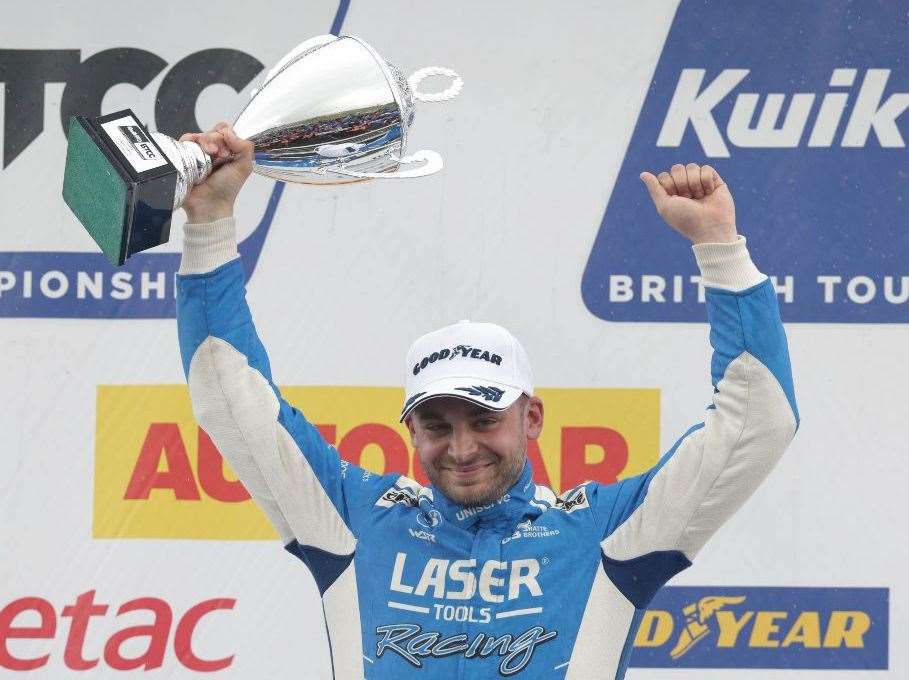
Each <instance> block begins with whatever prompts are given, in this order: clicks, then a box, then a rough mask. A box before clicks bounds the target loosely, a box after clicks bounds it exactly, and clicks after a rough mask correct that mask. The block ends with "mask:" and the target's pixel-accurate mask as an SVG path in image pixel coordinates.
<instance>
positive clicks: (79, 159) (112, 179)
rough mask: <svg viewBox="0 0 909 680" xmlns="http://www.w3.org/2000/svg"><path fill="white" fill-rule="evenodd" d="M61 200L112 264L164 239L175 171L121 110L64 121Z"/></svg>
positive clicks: (127, 112) (129, 113)
mask: <svg viewBox="0 0 909 680" xmlns="http://www.w3.org/2000/svg"><path fill="white" fill-rule="evenodd" d="M68 137H69V140H68V146H67V150H66V172H65V174H64V176H63V200H64V201H66V204H67V205H68V206H69V208H70V210H72V211H73V213H74V214H75V215H76V217H77V218H78V219H79V221H80V222H81V223H82V225H83V226H84V227H85V229H86V230H87V231H88V233H89V234H90V235H91V237H92V238H93V239H94V240H95V243H97V244H98V246H99V247H100V248H101V250H102V251H103V252H104V254H105V255H106V256H107V258H108V259H109V260H110V261H111V263H113V264H115V265H117V266H120V265H122V264H123V263H124V262H126V260H127V258H129V257H130V256H131V255H133V254H135V253H138V252H141V251H143V250H148V249H149V248H154V247H155V246H157V245H161V244H162V243H166V242H167V240H168V238H170V218H171V214H172V213H173V205H174V193H175V191H176V187H177V179H178V174H177V169H176V168H175V167H174V166H173V164H172V163H171V162H170V161H169V160H168V159H167V156H165V155H164V152H163V151H162V150H161V148H160V147H159V146H158V145H157V144H155V141H154V139H152V137H151V135H150V134H149V133H148V130H146V129H145V127H143V126H142V125H141V124H140V123H139V121H138V119H137V118H136V116H135V115H134V114H133V112H132V111H130V110H129V109H126V110H124V111H118V112H117V113H111V114H109V115H105V116H98V117H96V118H86V117H85V116H73V117H72V118H70V121H69V132H68Z"/></svg>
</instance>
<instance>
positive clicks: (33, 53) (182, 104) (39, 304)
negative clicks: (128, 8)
mask: <svg viewBox="0 0 909 680" xmlns="http://www.w3.org/2000/svg"><path fill="white" fill-rule="evenodd" d="M348 5H349V3H348V2H346V0H343V1H341V2H339V4H338V8H337V11H336V13H335V15H334V20H333V22H332V25H331V28H330V31H329V32H331V33H334V34H338V33H339V32H340V30H341V27H342V24H343V21H344V17H345V14H346V11H347V7H348ZM262 70H263V64H262V63H261V62H260V61H259V60H258V59H256V58H255V57H253V56H251V55H249V54H247V53H245V52H242V51H240V50H234V49H206V50H201V51H198V52H194V53H192V54H189V55H188V56H186V57H184V58H183V59H180V60H179V61H177V62H176V63H175V64H173V65H172V66H171V65H169V64H168V63H167V62H166V61H165V60H164V59H162V58H161V57H160V56H158V55H157V54H154V53H153V52H149V51H147V50H143V49H139V48H134V47H118V48H113V49H107V50H102V51H100V52H97V53H95V54H92V55H91V56H88V57H84V56H83V54H82V51H81V50H79V49H29V50H15V49H0V82H3V83H4V84H5V88H6V102H7V105H6V110H5V113H3V121H2V129H3V137H2V140H0V141H2V144H0V146H2V148H3V157H2V163H0V171H2V170H6V169H7V168H9V166H10V165H11V164H14V163H15V161H16V159H17V158H18V157H19V156H20V155H21V154H22V153H23V152H24V151H26V149H27V148H28V147H29V146H30V145H31V144H32V143H33V142H34V141H35V139H37V137H38V136H39V135H40V134H41V133H42V132H43V131H44V123H43V121H44V119H45V116H44V113H45V112H44V109H45V97H44V93H45V85H46V84H48V83H65V86H64V89H63V95H62V100H61V105H60V124H61V125H62V127H63V130H64V132H65V131H66V129H67V126H68V122H69V118H70V116H72V115H85V116H97V115H100V114H101V113H102V110H101V105H102V102H103V100H104V97H105V95H106V94H107V92H108V91H109V90H110V89H111V88H113V87H116V86H118V85H120V84H127V85H131V86H135V87H137V88H139V89H143V88H145V87H146V86H148V85H149V84H150V83H151V82H152V81H153V80H155V79H156V78H157V77H158V76H159V75H161V74H162V73H164V77H163V79H162V80H161V81H160V85H159V86H158V91H157V93H156V96H155V121H154V122H155V125H156V128H157V129H158V130H160V131H161V132H164V133H166V134H169V135H171V136H174V137H176V136H179V135H180V134H181V133H183V132H185V131H187V130H198V129H200V126H199V123H198V122H197V121H196V115H195V109H196V102H197V100H198V98H199V96H200V95H201V94H202V92H203V91H205V90H206V88H208V87H209V86H210V85H216V84H218V85H226V86H228V87H231V88H233V89H234V90H236V91H237V92H240V91H241V90H243V89H244V88H245V87H246V86H247V85H249V83H251V82H252V81H253V79H254V78H255V77H256V76H257V75H258V74H259V73H260V72H262ZM165 71H166V73H165ZM12 102H15V103H16V105H15V106H11V103H12ZM134 134H135V135H136V136H144V134H145V133H144V131H142V130H136V131H134ZM283 189H284V184H283V183H277V184H276V185H275V187H274V189H273V190H272V193H271V196H270V198H269V199H268V202H267V204H266V207H265V210H264V212H263V215H262V217H261V219H260V220H259V223H258V225H257V226H256V228H255V229H254V230H253V232H252V233H251V234H250V235H249V236H248V237H247V238H246V239H244V240H243V241H242V242H241V243H240V244H239V251H240V256H241V258H242V259H243V264H244V266H245V269H246V273H247V277H249V276H251V275H252V273H253V271H254V270H255V268H256V264H257V262H258V259H259V254H260V253H261V251H262V246H263V244H264V243H265V238H266V236H267V235H268V231H269V228H270V227H271V223H272V219H273V218H274V214H275V210H276V208H277V206H278V202H279V201H280V199H281V194H282V192H283ZM47 200H48V201H60V202H61V203H62V198H60V196H59V194H57V195H55V196H48V197H47ZM23 219H27V218H23ZM74 228H75V227H74ZM179 265H180V254H179V253H139V254H137V255H134V256H133V257H131V258H130V259H129V261H128V262H127V263H126V265H124V266H123V267H119V268H116V267H113V266H111V264H110V263H109V262H108V260H107V258H106V257H105V256H104V255H103V254H102V253H100V252H51V251H17V252H0V317H30V318H38V317H55V318H89V319H92V318H95V319H137V318H144V319H167V318H174V317H175V316H176V286H175V280H174V277H175V275H176V272H177V270H178V269H179Z"/></svg>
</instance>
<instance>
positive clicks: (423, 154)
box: [323, 149, 444, 179]
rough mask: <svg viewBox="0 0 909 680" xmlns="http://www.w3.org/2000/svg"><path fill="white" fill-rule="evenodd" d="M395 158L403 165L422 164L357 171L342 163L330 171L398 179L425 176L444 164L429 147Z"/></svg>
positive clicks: (353, 175)
mask: <svg viewBox="0 0 909 680" xmlns="http://www.w3.org/2000/svg"><path fill="white" fill-rule="evenodd" d="M395 160H396V161H397V162H398V163H400V164H401V165H411V164H416V163H422V165H420V167H416V168H410V169H408V170H396V171H394V172H357V171H356V170H350V169H348V168H345V167H344V166H343V165H342V166H340V167H334V168H331V169H330V170H328V172H332V173H336V174H339V175H345V176H346V177H356V178H358V179H379V178H386V177H387V178H395V179H397V178H405V177H425V176H426V175H432V174H434V173H437V172H438V171H439V170H441V169H442V167H443V165H444V163H443V162H442V156H441V155H440V154H438V153H436V152H435V151H429V150H428V149H422V150H420V151H417V152H416V153H414V154H412V155H410V156H404V157H403V158H396V159H395ZM323 172H325V171H323Z"/></svg>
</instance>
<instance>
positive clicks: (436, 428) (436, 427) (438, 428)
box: [425, 423, 448, 432]
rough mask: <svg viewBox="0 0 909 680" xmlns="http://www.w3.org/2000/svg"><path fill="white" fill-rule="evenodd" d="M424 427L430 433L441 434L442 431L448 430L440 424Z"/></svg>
mask: <svg viewBox="0 0 909 680" xmlns="http://www.w3.org/2000/svg"><path fill="white" fill-rule="evenodd" d="M425 427H426V429H427V430H429V431H430V432H442V431H443V430H446V429H448V426H447V425H442V424H440V423H432V424H430V425H426V426H425Z"/></svg>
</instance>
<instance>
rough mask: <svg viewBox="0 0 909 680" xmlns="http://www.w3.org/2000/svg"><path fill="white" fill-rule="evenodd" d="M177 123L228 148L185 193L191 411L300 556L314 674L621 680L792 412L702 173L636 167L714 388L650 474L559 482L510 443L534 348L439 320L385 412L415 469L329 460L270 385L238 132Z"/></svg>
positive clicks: (517, 428)
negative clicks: (319, 628) (673, 252)
mask: <svg viewBox="0 0 909 680" xmlns="http://www.w3.org/2000/svg"><path fill="white" fill-rule="evenodd" d="M184 138H189V139H194V140H195V141H198V142H199V143H200V144H202V145H203V146H204V147H205V149H206V151H208V152H209V153H211V154H212V155H218V156H221V157H224V158H232V160H229V161H228V162H227V163H225V164H224V165H223V166H221V167H220V168H218V169H217V170H216V171H215V172H214V173H213V174H212V175H211V176H210V177H209V178H208V180H207V181H206V182H205V183H204V184H202V185H200V186H198V187H196V188H194V189H193V192H192V193H191V194H190V196H189V198H188V199H187V201H186V203H185V205H184V207H185V209H186V211H187V214H188V217H189V222H188V223H187V224H186V226H185V238H184V250H183V259H182V264H181V268H180V276H179V277H178V325H179V335H180V347H181V352H182V355H183V366H184V369H185V371H186V375H187V380H188V383H189V389H190V395H191V397H192V402H193V410H194V413H195V416H196V419H197V420H198V422H199V424H200V425H201V426H202V427H203V428H204V429H205V431H206V432H207V433H208V434H209V436H210V437H211V439H212V440H213V441H214V442H215V444H216V445H217V447H218V449H219V450H220V451H221V453H222V454H223V455H224V457H225V458H226V459H227V460H228V461H229V462H230V464H231V466H232V467H233V469H234V470H235V471H236V473H237V474H238V475H239V477H240V479H241V480H242V481H243V483H244V485H245V486H246V488H247V489H248V490H249V492H250V494H251V495H252V497H253V498H254V499H255V500H256V502H257V503H258V504H259V505H260V506H261V507H262V509H263V510H264V511H265V513H266V514H267V515H268V517H269V519H270V520H271V522H272V523H273V524H274V526H275V529H276V530H277V532H278V534H279V535H280V536H281V539H282V541H283V544H284V546H285V548H286V549H287V550H288V551H289V552H290V553H292V554H293V555H295V556H296V557H298V558H299V559H300V560H302V561H303V563H304V564H305V565H306V566H307V567H308V569H309V570H310V571H311V573H312V575H313V577H314V579H315V582H316V584H317V586H318V588H319V592H320V594H321V597H322V602H323V611H324V615H325V622H326V627H327V630H328V635H329V639H330V643H331V644H330V653H331V661H332V676H333V677H334V678H335V679H336V680H354V679H362V678H366V679H367V680H384V679H386V678H395V679H396V680H403V679H405V678H423V679H427V680H428V679H435V678H440V679H441V678H444V679H446V680H448V679H457V678H471V679H477V680H488V679H489V678H495V677H512V676H515V677H520V678H522V679H528V678H539V679H544V678H545V679H546V680H553V679H559V680H590V679H591V678H610V679H612V678H621V677H622V676H623V675H624V672H625V668H626V667H627V665H628V661H629V656H630V652H631V647H632V641H633V639H634V634H635V632H636V630H637V627H638V624H639V622H640V620H641V617H642V615H643V613H644V611H645V609H646V607H647V605H648V603H649V602H650V601H651V599H652V598H653V596H654V595H655V594H656V592H657V591H658V590H659V589H660V588H661V587H662V586H663V585H664V584H665V583H666V582H667V581H668V580H669V579H670V578H671V577H672V576H673V575H675V574H676V573H678V572H679V571H681V570H682V569H685V568H686V567H688V566H690V565H691V561H692V559H693V558H694V556H695V555H696V554H697V552H698V551H699V550H700V549H701V547H703V545H704V543H705V542H706V541H707V539H708V538H709V537H710V536H711V535H712V534H713V533H714V532H715V531H716V530H717V528H718V527H719V526H720V525H721V524H722V523H723V522H724V521H725V520H726V519H727V518H728V517H729V516H730V515H731V514H732V513H733V512H735V511H736V509H738V508H739V507H740V506H741V504H742V503H744V502H745V500H746V499H747V498H748V496H749V495H750V494H751V493H752V491H753V490H754V489H755V488H756V487H757V486H758V484H759V483H760V482H761V481H762V480H763V479H764V478H765V477H766V475H767V474H768V472H769V471H770V469H771V468H772V467H773V465H774V464H775V463H776V461H777V459H778V458H779V457H780V455H782V453H783V451H784V450H785V448H786V446H787V445H788V444H789V442H790V440H791V439H792V437H793V435H794V434H795V431H796V428H797V425H798V413H797V410H796V405H795V396H794V392H793V386H792V376H791V372H790V368H789V355H788V350H787V346H786V336H785V333H784V332H783V327H782V324H781V322H780V318H779V310H778V308H777V301H776V294H775V291H774V289H773V286H772V285H771V283H770V282H769V281H768V279H767V277H766V276H764V275H763V274H761V273H760V272H759V271H758V270H757V268H756V267H755V265H754V264H753V263H752V261H751V258H750V256H749V254H748V250H747V248H746V245H745V239H744V238H742V237H741V236H739V235H738V233H737V230H736V224H735V208H734V205H733V201H732V195H731V194H730V192H729V190H728V189H727V187H726V185H725V184H724V183H723V181H722V179H721V178H720V176H719V175H718V174H717V172H716V171H715V170H714V169H713V168H711V167H710V166H706V165H704V166H700V165H697V164H694V163H691V164H688V165H687V166H683V165H674V166H673V167H672V168H671V170H670V171H668V172H663V173H660V174H659V175H658V176H654V175H652V174H650V173H642V175H641V179H642V181H643V182H644V184H645V186H646V188H647V191H648V192H649V194H650V197H651V199H652V200H653V203H654V206H655V207H656V209H657V211H658V212H659V213H660V215H661V216H662V217H663V218H664V220H665V221H666V223H667V224H668V225H669V226H670V227H672V228H673V229H675V230H676V231H678V232H679V233H680V234H682V235H683V236H684V237H686V238H688V239H689V240H690V241H691V242H692V243H693V248H694V255H695V259H696V260H697V264H698V266H699V268H700V270H701V275H702V279H703V283H704V285H705V288H706V303H707V316H708V319H709V321H710V326H711V329H710V340H711V344H712V345H713V349H714V354H713V360H712V362H711V373H712V383H713V389H712V391H713V403H712V404H711V405H710V406H708V408H707V409H706V411H705V413H704V421H703V422H702V423H698V424H696V425H694V426H693V427H692V428H691V429H690V430H689V431H688V432H686V433H685V434H684V435H683V436H682V437H681V439H679V440H678V442H677V443H676V444H675V446H673V447H672V449H671V450H670V451H669V452H668V453H666V455H664V456H663V457H662V458H661V460H660V461H659V463H658V464H657V465H656V466H655V467H654V468H653V469H651V470H650V471H648V472H647V473H645V474H643V475H640V476H637V477H632V478H629V479H624V480H622V481H621V482H618V483H617V484H611V485H603V484H598V483H596V482H585V483H583V484H580V485H578V486H577V487H575V488H573V489H568V490H567V491H565V492H564V493H562V494H561V495H558V496H557V495H556V494H555V493H554V492H553V491H552V490H551V489H549V488H547V487H545V486H541V485H538V484H536V483H534V481H533V475H532V470H531V468H530V465H529V463H528V461H527V456H526V449H527V441H528V439H533V438H536V437H538V436H539V434H540V431H541V429H542V427H543V412H544V411H543V403H542V401H541V400H540V399H539V397H537V396H535V395H534V388H533V380H532V377H531V371H530V362H529V361H528V359H527V355H526V354H525V352H524V350H523V348H522V347H521V345H520V344H519V343H518V341H517V340H516V339H515V338H514V336H512V335H511V333H509V332H508V331H506V330H505V329H504V328H501V327H499V326H496V325H494V324H488V323H475V322H470V321H462V322H459V323H455V324H453V325H450V326H446V327H445V328H442V329H440V330H437V331H434V332H432V333H429V334H427V335H424V336H423V337H421V338H419V339H418V340H417V341H416V342H415V343H414V344H413V346H412V347H411V348H410V351H409V352H408V355H407V359H406V363H405V366H406V368H405V370H406V384H405V392H406V394H405V401H404V406H403V409H402V413H401V419H402V420H404V421H405V422H406V423H407V427H408V429H409V430H410V433H411V436H412V438H413V444H414V447H415V449H416V452H417V454H418V455H419V457H420V461H421V463H422V465H423V469H424V470H425V471H426V474H427V475H428V476H429V479H430V481H431V482H432V483H431V485H429V486H425V487H424V486H421V485H420V484H419V483H417V482H416V481H414V480H412V479H409V478H407V477H404V476H401V475H397V474H388V475H374V474H371V473H369V472H368V471H366V470H363V469H362V468H358V467H356V466H354V465H351V464H349V463H348V462H347V461H342V460H341V458H340V457H339V455H338V453H337V451H336V450H335V449H334V448H333V447H332V446H330V445H328V444H327V443H326V442H325V440H324V439H323V438H322V437H321V435H320V434H319V432H318V430H317V429H316V428H315V427H314V426H313V425H311V424H310V423H309V422H308V421H307V420H306V418H305V417H304V416H303V415H302V414H301V413H300V412H299V411H298V410H297V409H295V408H294V407H292V406H291V405H290V404H288V403H287V402H286V401H285V400H284V399H283V398H282V397H281V395H280V393H279V391H278V388H277V387H276V386H275V383H274V381H273V379H272V375H271V369H270V366H269V362H268V357H267V356H266V353H265V349H264V347H263V346H262V343H261V342H260V341H259V338H258V336H257V334H256V331H255V327H254V325H253V321H252V316H251V315H250V312H249V309H248V307H247V305H246V300H245V290H244V280H245V277H244V273H243V268H242V265H241V263H240V260H239V257H238V254H237V246H236V233H235V225H234V219H233V206H234V201H235V200H236V197H237V194H238V192H239V191H240V188H241V187H242V185H243V183H244V182H245V181H246V178H247V177H248V175H249V173H250V170H251V166H252V145H251V144H249V143H248V142H245V141H243V140H241V139H239V138H237V136H236V135H235V134H234V133H233V131H232V130H231V129H230V127H229V126H227V125H225V124H221V125H219V126H217V127H216V128H215V129H214V130H212V131H210V132H208V133H204V134H202V133H199V134H192V135H185V136H184ZM308 615H316V614H308ZM287 644H289V645H291V644H296V643H294V641H293V640H292V639H291V637H290V636H288V640H287ZM292 675H293V672H291V675H289V676H288V677H291V676H292ZM299 677H300V678H308V677H312V676H311V674H309V673H308V672H307V671H300V673H299Z"/></svg>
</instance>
